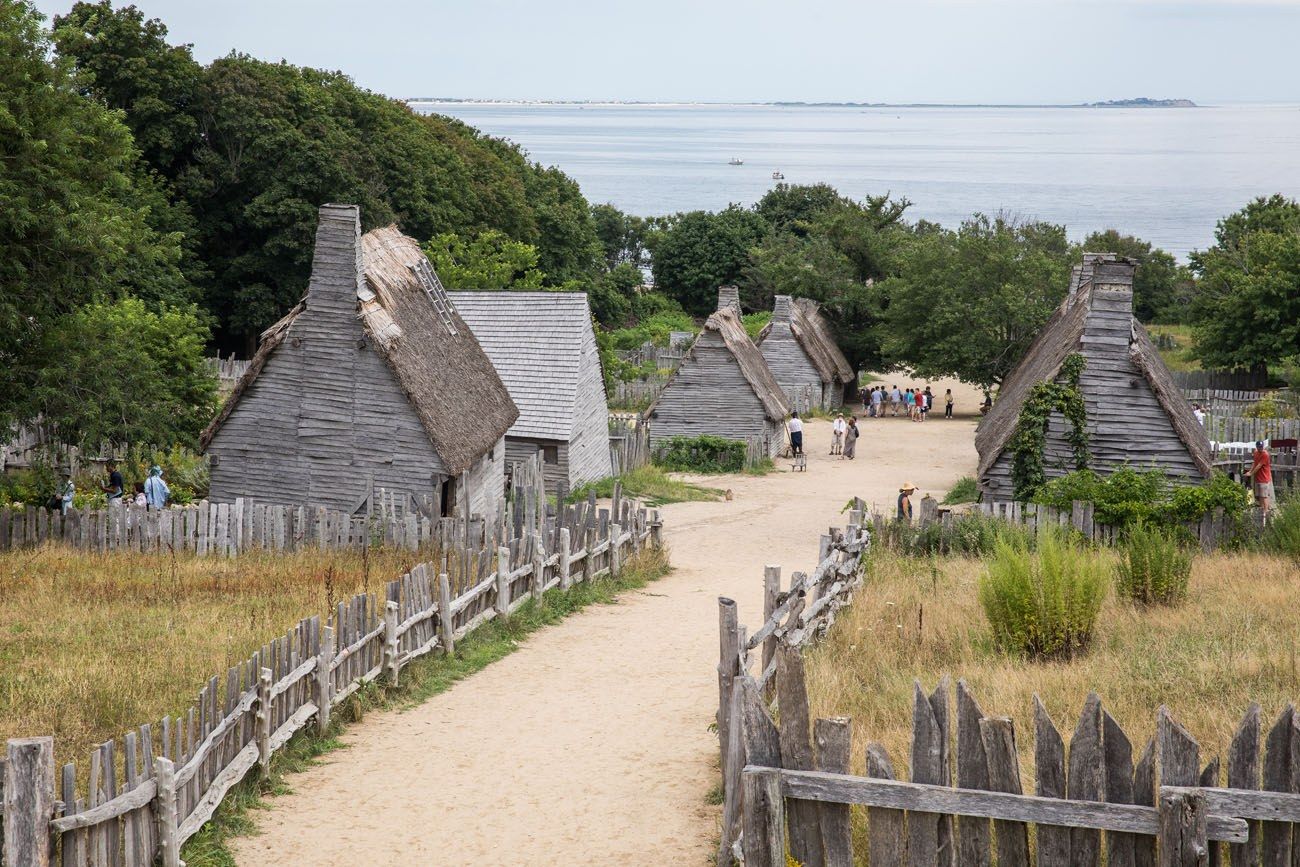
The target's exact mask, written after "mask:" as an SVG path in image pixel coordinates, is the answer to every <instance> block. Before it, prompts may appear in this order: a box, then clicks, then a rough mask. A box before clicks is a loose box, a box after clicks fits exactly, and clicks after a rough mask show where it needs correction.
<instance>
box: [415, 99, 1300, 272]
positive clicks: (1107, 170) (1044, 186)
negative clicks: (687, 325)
mask: <svg viewBox="0 0 1300 867" xmlns="http://www.w3.org/2000/svg"><path fill="white" fill-rule="evenodd" d="M415 107H416V108H417V110H421V111H426V110H432V109H431V107H430V106H421V105H416V106H415ZM432 108H436V110H437V111H438V112H440V113H443V114H448V115H452V116H454V117H457V118H460V119H461V120H463V121H465V122H466V123H469V124H470V125H472V126H475V127H478V128H479V129H481V130H483V131H484V132H486V133H489V134H491V135H495V136H503V137H505V138H508V139H510V140H511V141H514V142H515V143H517V144H519V145H521V146H522V147H524V148H525V149H526V150H527V151H528V152H529V154H531V156H532V158H533V159H535V160H537V161H539V162H542V163H544V164H547V165H551V164H554V165H557V166H559V167H560V168H561V169H563V170H564V171H565V172H567V173H569V174H570V175H571V176H573V177H574V178H576V179H577V181H578V182H579V183H580V184H581V185H582V190H583V193H584V194H585V195H586V196H587V198H588V199H590V200H591V201H593V202H613V203H614V204H615V205H617V206H619V207H620V208H622V209H623V210H625V211H629V212H632V213H636V214H642V215H652V214H667V213H672V212H675V211H683V210H692V209H696V208H704V209H709V210H713V209H717V208H721V207H725V206H726V205H727V204H728V203H730V202H739V203H742V204H751V203H753V202H754V201H756V200H757V199H758V198H759V197H760V196H762V195H763V193H764V192H765V191H766V190H768V189H769V188H771V187H772V185H773V184H775V183H777V181H776V180H774V179H773V178H772V173H773V172H775V171H779V172H781V173H783V174H784V175H785V180H786V182H787V183H814V182H818V181H825V182H827V183H830V184H832V185H833V186H835V187H836V188H837V189H838V190H839V191H840V192H842V193H844V194H847V195H851V196H854V197H861V196H864V195H867V194H878V193H884V192H889V193H891V194H893V195H894V196H905V197H907V198H908V199H910V200H911V201H912V203H913V207H912V209H911V211H910V212H909V214H910V216H911V218H913V219H916V218H922V217H923V218H926V219H929V220H934V221H937V222H940V223H943V224H944V225H948V226H955V225H956V224H957V223H959V222H960V221H961V220H962V219H964V218H966V217H968V216H969V215H970V214H972V213H974V212H977V211H979V212H983V213H986V214H994V213H998V212H1002V213H1007V214H1013V215H1018V216H1021V217H1025V218H1037V219H1043V220H1050V221H1052V222H1056V223H1063V224H1065V225H1066V226H1067V227H1068V228H1069V231H1070V235H1071V237H1072V238H1075V239H1081V238H1082V237H1083V236H1084V235H1086V234H1087V233H1088V232H1090V231H1093V230H1095V229H1105V228H1118V229H1121V230H1123V231H1125V232H1128V233H1132V234H1136V235H1139V236H1140V237H1143V238H1145V239H1147V240H1149V241H1152V242H1154V243H1155V244H1157V245H1159V246H1161V247H1164V248H1165V249H1167V250H1169V251H1171V252H1174V253H1177V254H1178V255H1180V256H1185V255H1186V253H1187V252H1188V251H1189V250H1192V249H1196V248H1202V247H1205V246H1207V245H1209V244H1210V243H1211V242H1212V236H1213V232H1214V225H1215V222H1216V221H1217V220H1218V219H1219V218H1220V217H1221V216H1223V215H1224V214H1227V213H1229V212H1231V211H1234V210H1236V209H1237V208H1240V207H1241V206H1242V205H1243V204H1245V203H1246V202H1247V201H1248V200H1249V199H1251V198H1253V197H1254V196H1259V195H1267V194H1271V193H1275V192H1281V193H1285V194H1287V195H1289V196H1293V197H1295V196H1300V106H1295V105H1268V106H1264V105H1234V106H1223V107H1203V108H1186V109H1180V108H1164V109H1122V108H1112V109H1084V108H847V107H813V106H807V107H805V106H798V107H782V106H758V105H687V106H683V105H671V106H648V105H641V106H634V105H611V106H604V105H602V106H595V105H587V106H581V107H579V106H576V105H495V104H472V103H450V104H449V103H440V104H438V105H436V107H432ZM733 157H735V158H737V159H741V160H743V161H744V164H743V165H739V166H733V165H728V160H730V159H731V158H733Z"/></svg>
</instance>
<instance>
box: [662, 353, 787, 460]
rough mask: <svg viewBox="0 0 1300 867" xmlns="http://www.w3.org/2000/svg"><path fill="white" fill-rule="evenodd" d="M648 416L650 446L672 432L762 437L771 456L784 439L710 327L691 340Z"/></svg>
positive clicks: (694, 434) (685, 434) (696, 434)
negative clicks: (683, 356) (688, 347)
mask: <svg viewBox="0 0 1300 867" xmlns="http://www.w3.org/2000/svg"><path fill="white" fill-rule="evenodd" d="M650 419H651V420H650V444H651V446H653V445H655V444H656V443H659V442H662V441H663V440H665V439H668V438H669V437H674V436H686V437H697V436H703V435H705V434H709V435H712V436H720V437H726V438H728V439H738V440H744V439H748V438H749V437H764V438H766V440H767V445H768V448H767V450H768V454H769V455H771V456H775V455H776V453H777V452H778V451H779V450H780V448H781V446H782V444H783V442H784V439H783V436H782V433H781V424H780V423H779V422H772V421H770V420H769V419H768V418H767V414H766V413H765V412H764V411H763V405H762V403H760V402H759V399H758V395H756V394H754V389H753V388H752V387H751V386H750V384H749V382H748V381H747V380H746V379H745V377H744V375H743V374H742V373H741V371H740V365H739V364H738V363H737V362H736V359H735V357H734V356H733V355H732V354H731V351H730V350H728V349H727V347H726V344H725V343H723V340H722V338H721V337H720V336H719V335H718V334H717V333H716V332H713V331H707V330H706V331H704V332H703V333H701V334H700V336H699V338H697V339H696V341H695V346H694V347H693V348H692V349H691V353H690V355H688V356H687V358H686V359H685V360H684V361H683V362H682V364H681V366H680V367H678V368H677V373H676V375H675V376H674V377H673V378H672V379H671V380H670V381H669V383H668V385H667V387H666V388H665V389H664V391H663V394H662V395H660V398H659V401H658V403H657V404H655V407H654V410H653V411H652V412H651V414H650Z"/></svg>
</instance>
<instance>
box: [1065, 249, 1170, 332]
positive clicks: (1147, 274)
mask: <svg viewBox="0 0 1300 867" xmlns="http://www.w3.org/2000/svg"><path fill="white" fill-rule="evenodd" d="M1083 248H1084V249H1085V250H1087V251H1088V252H1091V253H1118V254H1119V255H1121V256H1127V257H1128V258H1130V259H1134V260H1136V262H1137V272H1136V273H1135V274H1134V275H1133V312H1134V314H1135V315H1136V316H1137V318H1138V319H1139V320H1140V321H1142V322H1181V321H1183V317H1184V316H1186V312H1187V306H1188V303H1189V302H1190V300H1191V297H1192V288H1193V284H1192V275H1191V273H1190V272H1189V271H1188V270H1187V269H1186V268H1185V267H1184V266H1182V265H1179V264H1178V260H1177V259H1175V258H1174V257H1173V255H1172V254H1170V253H1166V252H1165V251H1164V250H1161V249H1160V248H1159V247H1152V246H1151V244H1150V243H1148V242H1147V241H1143V240H1142V239H1141V238H1135V237H1133V236H1132V235H1122V234H1120V233H1119V232H1118V231H1116V230H1115V229H1107V230H1106V231H1104V232H1093V233H1092V234H1091V235H1089V236H1088V237H1087V239H1085V240H1084V242H1083Z"/></svg>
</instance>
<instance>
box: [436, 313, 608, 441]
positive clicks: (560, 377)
mask: <svg viewBox="0 0 1300 867" xmlns="http://www.w3.org/2000/svg"><path fill="white" fill-rule="evenodd" d="M449 294H450V295H451V298H452V302H453V303H454V304H455V305H456V309H457V310H458V311H460V315H461V318H463V319H464V320H465V322H466V323H467V324H468V325H469V327H470V329H471V330H472V331H473V332H474V336H475V337H477V338H478V341H479V344H480V345H481V346H482V347H483V350H484V351H485V352H486V353H487V354H488V357H489V358H490V359H492V364H493V365H494V366H495V367H496V369H497V372H498V373H499V374H500V375H501V379H502V380H504V382H505V384H506V388H507V389H509V391H510V396H511V397H512V398H513V399H514V402H515V405H516V406H518V407H519V420H518V421H516V422H515V423H514V425H513V426H512V427H511V428H510V430H509V435H510V436H516V437H534V438H540V439H553V440H562V441H567V440H569V439H570V438H571V437H572V436H573V427H574V419H575V417H576V415H577V398H578V387H579V377H580V372H581V365H582V361H583V345H584V343H585V342H587V341H590V342H591V343H592V344H594V342H595V335H594V333H593V331H592V325H591V308H590V306H589V305H588V302H587V294H586V293H585V292H451V293H449ZM595 363H597V364H598V363H599V361H595Z"/></svg>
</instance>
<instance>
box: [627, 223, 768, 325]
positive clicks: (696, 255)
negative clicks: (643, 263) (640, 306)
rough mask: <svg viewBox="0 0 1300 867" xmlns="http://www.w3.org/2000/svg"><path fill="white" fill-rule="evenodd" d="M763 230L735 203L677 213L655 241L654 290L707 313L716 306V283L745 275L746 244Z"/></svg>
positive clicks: (699, 313) (755, 240)
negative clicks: (713, 210)
mask: <svg viewBox="0 0 1300 867" xmlns="http://www.w3.org/2000/svg"><path fill="white" fill-rule="evenodd" d="M768 231H769V230H768V225H767V222H766V221H765V220H764V219H763V218H762V217H760V216H758V214H756V213H754V212H753V211H752V210H749V209H747V208H741V207H739V206H737V205H732V206H730V207H728V208H726V209H725V210H722V211H718V212H716V213H710V212H708V211H691V212H689V213H685V214H681V215H679V216H678V218H677V219H676V220H675V221H673V222H672V223H671V224H670V225H668V227H667V228H665V229H663V230H662V231H660V232H659V233H658V235H657V237H656V239H655V242H654V247H653V251H652V252H653V254H654V263H653V265H652V273H653V274H654V281H655V289H656V290H657V291H659V292H663V293H664V294H665V295H667V296H668V297H670V298H673V299H675V300H676V301H678V302H679V303H680V304H681V305H682V307H684V308H685V309H686V311H687V312H689V313H692V314H695V315H697V316H704V315H707V314H708V313H710V312H711V311H713V309H714V308H715V307H716V305H717V292H718V287H719V286H723V285H726V284H728V283H736V282H738V281H740V280H741V279H742V278H743V277H744V274H745V268H746V266H747V265H748V263H749V250H750V248H751V247H753V246H754V245H756V244H757V243H758V242H759V241H761V240H762V239H763V237H764V236H766V235H767V233H768Z"/></svg>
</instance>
